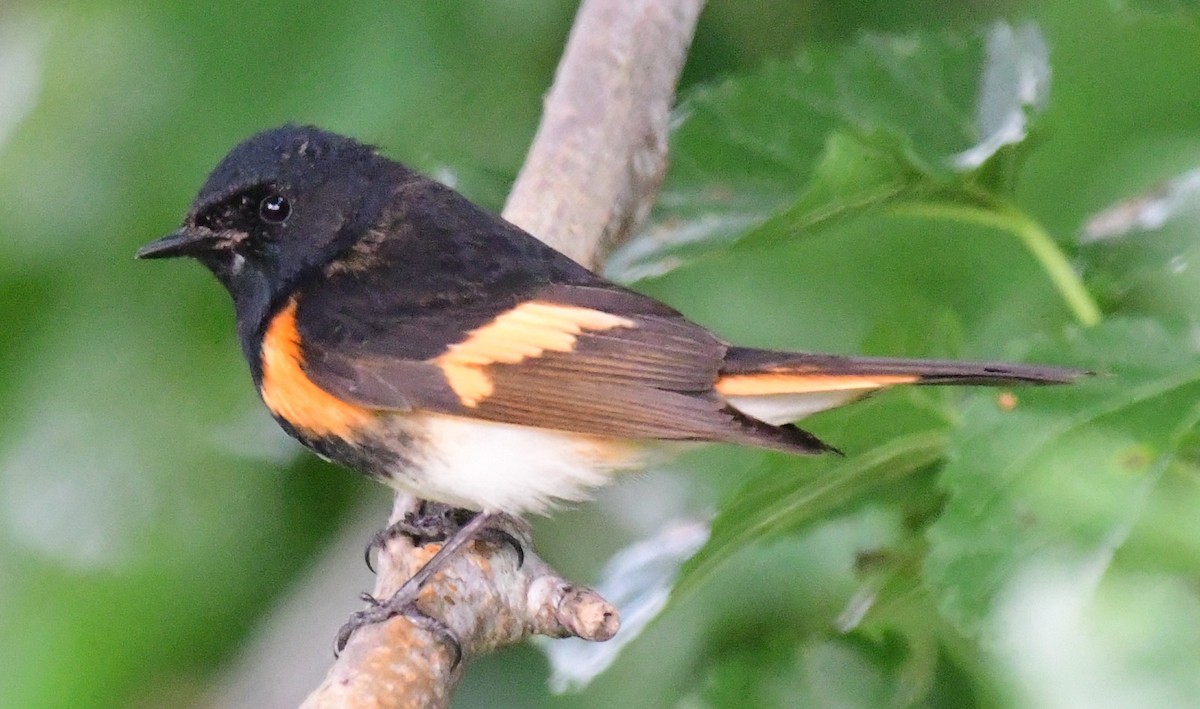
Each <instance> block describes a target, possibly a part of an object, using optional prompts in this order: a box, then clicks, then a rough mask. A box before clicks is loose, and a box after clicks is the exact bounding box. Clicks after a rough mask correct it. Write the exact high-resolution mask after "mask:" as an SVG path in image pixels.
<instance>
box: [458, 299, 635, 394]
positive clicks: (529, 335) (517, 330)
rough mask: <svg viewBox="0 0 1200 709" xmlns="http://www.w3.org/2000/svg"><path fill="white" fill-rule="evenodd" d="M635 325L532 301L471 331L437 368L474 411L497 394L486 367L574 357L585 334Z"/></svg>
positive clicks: (595, 312)
mask: <svg viewBox="0 0 1200 709" xmlns="http://www.w3.org/2000/svg"><path fill="white" fill-rule="evenodd" d="M635 325H636V323H634V321H632V320H630V319H629V318H623V317H621V316H619V315H613V314H612V313H606V312H604V311H601V310H592V309H591V308H583V307H579V306H575V305H556V304H554V303H543V302H539V301H531V302H528V303H522V304H521V305H518V306H517V307H515V308H513V309H512V310H509V311H507V312H504V313H501V314H500V315H499V316H497V317H496V319H495V320H493V321H491V322H490V323H487V324H486V325H483V326H482V327H479V328H476V329H474V330H472V331H471V332H470V333H469V334H468V335H467V339H465V340H463V341H462V342H459V343H456V344H454V345H451V346H450V348H449V349H448V350H447V351H446V353H445V354H443V355H441V356H439V357H438V358H437V359H436V360H435V362H436V363H437V365H438V366H439V367H440V368H441V370H442V373H443V374H444V375H445V376H446V381H447V382H449V384H450V388H451V389H453V390H454V393H455V394H456V395H458V398H459V401H461V402H462V403H463V405H464V406H468V407H475V406H478V405H479V403H480V402H481V401H483V400H484V399H486V398H487V397H489V396H491V395H492V392H493V391H495V387H494V385H493V384H492V380H491V378H490V377H489V376H488V374H487V367H489V366H491V365H493V364H517V363H519V362H522V361H524V360H526V359H531V358H536V357H541V356H542V355H543V354H544V353H546V352H570V351H571V350H573V349H575V342H576V341H577V340H578V339H579V335H581V334H583V333H585V332H588V331H592V332H597V331H602V330H611V329H613V328H616V327H634V326H635Z"/></svg>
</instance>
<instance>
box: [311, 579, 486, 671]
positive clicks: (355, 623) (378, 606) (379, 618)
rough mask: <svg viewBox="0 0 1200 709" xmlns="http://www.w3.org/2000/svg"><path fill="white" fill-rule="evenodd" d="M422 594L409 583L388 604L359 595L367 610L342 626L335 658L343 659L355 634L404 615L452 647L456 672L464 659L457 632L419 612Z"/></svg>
mask: <svg viewBox="0 0 1200 709" xmlns="http://www.w3.org/2000/svg"><path fill="white" fill-rule="evenodd" d="M410 583H411V582H410ZM420 592H421V588H420V586H415V587H414V588H411V589H410V588H409V583H406V584H404V586H402V587H400V590H398V591H396V593H395V594H393V595H392V597H391V598H389V599H387V600H386V601H381V600H379V599H378V598H376V597H375V596H372V595H371V594H369V593H366V592H363V593H361V594H359V598H360V599H361V600H362V601H363V602H364V603H366V604H367V607H366V608H364V609H362V610H359V611H355V612H353V613H351V614H350V617H349V618H348V619H347V620H346V622H345V623H344V624H342V627H341V628H339V629H338V633H337V638H336V640H335V641H334V649H333V656H334V657H338V656H339V655H341V653H342V650H345V649H346V644H347V643H349V642H350V638H351V637H353V636H354V633H356V632H357V631H358V629H359V628H362V627H363V626H366V625H373V624H375V623H382V622H384V621H387V620H391V619H392V618H395V617H396V616H398V615H403V616H404V617H406V618H408V619H409V620H410V621H412V622H413V624H415V625H417V626H419V627H421V628H424V629H425V630H427V631H429V632H431V633H433V634H434V635H437V636H438V637H440V638H441V639H442V641H443V642H445V643H446V645H448V646H449V647H450V651H451V654H452V655H453V657H454V659H453V661H452V662H451V663H450V669H451V671H453V670H454V669H455V668H456V667H458V665H459V663H460V662H462V659H463V648H462V642H461V641H460V640H459V639H458V636H457V635H456V634H455V633H454V631H453V630H451V629H450V626H448V625H446V624H445V623H443V622H442V621H440V620H438V619H437V618H434V617H432V616H429V615H426V614H425V613H422V612H421V610H420V609H419V608H417V596H418V595H419V594H420Z"/></svg>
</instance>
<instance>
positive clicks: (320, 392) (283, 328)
mask: <svg viewBox="0 0 1200 709" xmlns="http://www.w3.org/2000/svg"><path fill="white" fill-rule="evenodd" d="M262 372H263V375H262V386H261V387H260V393H261V394H262V399H263V403H265V404H266V405H267V408H269V409H270V410H271V412H272V413H274V414H275V415H276V416H279V417H280V418H283V419H284V420H286V421H288V422H289V423H290V424H291V425H292V426H294V427H296V428H297V429H298V430H300V431H302V432H304V433H307V434H310V435H314V436H338V437H340V438H345V439H350V440H353V439H354V438H355V437H356V436H357V433H358V431H360V430H361V429H362V428H364V427H366V426H368V425H370V424H371V423H372V421H373V420H374V414H373V413H372V412H371V410H370V409H365V408H363V407H361V406H356V405H354V404H350V403H347V402H345V401H342V400H341V399H339V398H337V397H336V396H334V395H332V394H330V393H329V392H327V391H325V390H324V389H322V388H320V387H319V386H317V385H316V384H315V383H313V381H312V380H311V379H309V378H308V375H306V374H305V373H304V357H303V354H302V353H301V352H300V333H299V332H298V331H297V330H296V299H295V298H293V299H292V300H291V301H289V302H288V304H287V306H286V307H285V308H284V309H283V310H282V311H280V312H279V314H278V315H276V316H275V317H274V319H272V320H271V324H270V326H269V327H267V332H266V334H265V335H264V336H263V342H262Z"/></svg>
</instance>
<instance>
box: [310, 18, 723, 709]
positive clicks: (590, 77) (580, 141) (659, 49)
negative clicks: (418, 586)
mask: <svg viewBox="0 0 1200 709" xmlns="http://www.w3.org/2000/svg"><path fill="white" fill-rule="evenodd" d="M702 6H703V0H584V2H583V3H582V6H581V7H580V9H579V12H578V14H577V16H576V19H575V25H574V27H573V29H572V30H571V36H570V39H569V40H568V43H567V47H566V50H565V52H564V54H563V58H562V60H561V62H560V64H559V67H558V72H557V74H556V76H555V81H554V86H553V88H552V89H551V90H550V92H549V94H548V96H547V98H546V105H545V110H544V113H543V116H542V123H541V125H540V126H539V128H538V133H537V136H536V138H535V139H534V143H533V146H532V147H531V148H530V151H529V155H528V157H527V158H526V162H525V166H524V168H522V170H521V173H520V175H519V177H518V178H517V182H516V184H515V185H514V187H513V191H512V194H511V195H510V196H509V200H508V204H507V205H506V206H505V209H504V216H505V217H506V218H507V219H509V220H510V221H512V222H513V223H515V224H517V225H519V226H521V227H522V228H524V229H525V230H527V231H529V232H530V233H532V234H535V235H537V236H538V237H539V238H541V239H542V240H543V241H545V242H546V243H548V244H550V245H551V246H554V247H555V248H557V249H559V250H560V251H562V252H563V253H566V254H567V255H568V256H571V257H572V258H574V259H575V260H577V261H579V262H580V263H583V264H584V265H587V266H589V267H594V266H595V265H596V264H597V263H598V262H599V260H600V257H601V256H602V255H603V254H606V253H607V252H608V251H609V250H611V249H612V248H613V247H615V246H617V245H618V244H620V243H621V242H623V241H624V240H625V239H627V238H628V237H629V235H630V233H631V232H632V231H633V229H634V228H636V226H637V225H638V224H639V223H640V222H641V221H642V219H644V218H645V216H646V214H647V212H648V211H649V209H650V205H651V204H652V203H653V200H654V197H655V195H656V194H657V192H658V188H659V185H660V184H661V183H662V178H663V175H664V174H665V172H666V166H667V132H668V128H669V118H670V109H671V106H672V104H673V102H674V95H675V83H676V81H677V80H678V77H679V72H680V70H681V69H682V67H683V61H684V58H685V57H686V54H687V48H688V45H689V44H690V42H691V37H692V33H693V30H694V28H695V24H696V20H697V18H698V16H699V13H700V9H701V7H702ZM416 504H417V502H416V500H415V499H413V498H412V497H410V496H407V495H397V497H396V501H395V505H394V507H393V510H392V521H393V522H394V521H396V520H399V519H401V518H403V517H404V515H405V514H407V513H408V512H409V511H410V510H413V509H415V507H416ZM510 531H511V532H512V533H513V535H514V536H515V537H516V538H517V539H518V540H520V541H521V542H522V543H524V544H525V545H526V548H527V549H529V548H531V541H532V540H531V538H530V534H529V528H528V526H527V525H524V524H521V525H520V528H519V529H513V530H510ZM436 548H437V547H436V545H427V546H425V547H413V546H412V544H411V542H409V540H408V539H407V538H405V537H399V538H397V539H395V540H393V541H392V542H390V543H389V544H388V545H387V547H386V549H384V550H383V551H382V552H381V554H380V560H379V576H378V578H377V580H376V584H375V589H374V591H373V595H375V596H376V597H379V598H387V597H388V596H390V595H391V594H392V593H393V592H395V590H396V589H397V588H399V587H400V585H401V584H403V583H404V581H405V580H407V579H408V578H409V577H410V576H411V575H412V574H413V573H414V572H415V571H416V570H417V569H418V568H420V566H421V565H422V564H423V563H424V562H425V561H426V560H427V559H428V558H429V557H430V556H432V555H433V553H434V552H435V551H436ZM418 607H419V608H420V610H421V612H422V613H424V614H425V615H426V616H428V617H431V618H437V619H438V621H440V622H441V623H442V624H444V626H445V627H446V628H447V629H449V630H450V631H451V632H452V633H454V635H455V637H456V638H458V640H459V641H461V643H462V651H463V655H464V657H463V659H464V662H463V663H459V664H456V662H455V661H456V657H455V654H456V653H455V648H454V647H453V644H452V643H449V642H447V641H446V638H444V637H443V636H442V635H441V634H440V630H439V628H437V627H436V625H434V624H422V623H420V622H419V621H414V620H412V619H410V618H407V617H403V616H401V617H396V618H393V619H391V620H389V621H387V622H385V623H380V624H377V625H373V626H367V627H364V628H361V629H360V630H358V632H356V633H355V634H354V636H353V637H352V638H351V639H350V642H349V643H348V644H347V646H346V648H345V650H344V651H343V652H342V654H341V656H340V657H339V658H338V660H337V662H335V663H334V665H333V667H332V668H331V669H330V670H329V673H328V675H327V676H326V678H325V681H324V682H323V683H322V684H321V686H320V687H318V688H317V689H316V690H314V691H313V693H312V694H310V695H309V697H308V699H307V700H306V701H305V702H304V704H303V706H304V707H372V708H377V709H384V708H387V707H445V706H448V705H449V702H450V696H451V694H452V692H453V690H454V687H455V685H456V684H457V681H458V679H459V678H460V676H461V673H462V669H463V667H464V666H465V664H466V662H465V661H467V660H470V658H472V657H477V656H479V655H481V654H484V653H487V652H490V651H492V650H495V649H498V648H500V647H504V646H506V645H511V644H515V643H517V642H520V641H521V640H523V639H524V638H526V637H528V636H529V635H533V634H540V635H549V636H552V637H568V636H576V637H581V638H585V639H588V640H607V639H608V638H610V637H612V636H613V635H614V634H615V633H616V631H617V628H618V626H619V621H618V620H617V612H616V609H615V608H613V607H612V606H611V605H610V604H609V603H608V602H607V601H605V600H604V599H603V598H600V596H599V595H597V594H596V593H595V592H594V591H591V590H590V589H586V588H582V587H579V586H576V585H574V584H572V583H571V582H569V581H567V580H566V579H564V578H562V577H561V576H560V575H559V574H558V573H557V572H555V571H554V570H553V569H552V568H550V566H549V565H548V564H546V562H545V561H543V560H542V559H540V558H539V557H537V556H536V555H535V554H533V553H532V552H530V553H528V554H527V555H526V559H525V563H524V564H523V565H522V566H520V568H518V566H517V559H516V554H515V553H514V551H513V550H512V549H510V548H508V547H506V546H504V545H500V546H497V545H493V544H489V543H485V542H476V543H475V544H474V546H473V548H471V549H469V550H468V551H467V552H465V553H462V554H460V555H458V556H457V557H456V558H455V559H454V560H453V561H452V562H451V563H450V565H449V567H448V568H447V569H446V570H445V571H444V572H442V573H440V574H438V575H436V576H435V577H434V578H433V579H432V580H431V581H430V583H429V584H427V585H426V587H425V588H424V589H423V591H422V593H421V597H420V599H419V601H418Z"/></svg>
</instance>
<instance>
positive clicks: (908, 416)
mask: <svg viewBox="0 0 1200 709" xmlns="http://www.w3.org/2000/svg"><path fill="white" fill-rule="evenodd" d="M910 401H911V400H910V399H905V398H901V397H893V398H892V399H891V400H888V401H884V400H882V399H881V400H880V401H877V402H872V404H874V405H866V404H860V405H859V406H860V407H863V408H858V409H852V410H849V412H848V413H847V412H842V411H838V412H833V414H832V415H830V416H826V417H824V420H825V422H826V423H830V422H834V425H831V426H830V428H831V429H838V430H842V431H843V432H846V431H850V430H853V431H855V432H856V433H857V435H858V436H859V437H862V438H865V439H868V440H869V439H870V438H871V437H873V438H874V439H875V442H874V443H866V444H863V445H846V441H845V438H847V436H840V437H834V436H828V437H829V438H831V439H832V440H835V442H837V443H838V444H839V445H843V446H845V448H846V450H847V451H848V453H847V455H846V456H845V457H840V456H835V455H829V456H826V457H824V458H821V459H818V460H816V461H812V462H811V464H809V465H804V464H797V463H796V462H795V460H794V459H792V458H786V457H782V456H777V457H773V458H771V459H770V462H769V463H768V465H767V469H766V470H765V471H764V472H763V473H761V474H759V475H756V476H755V477H754V478H753V479H752V480H750V481H749V482H747V484H746V485H745V486H743V487H742V488H741V489H740V490H739V491H738V492H736V493H735V494H734V495H733V497H732V498H731V499H730V500H729V501H727V502H726V504H724V505H723V506H722V508H721V511H720V513H719V514H718V515H717V518H716V520H714V522H713V528H712V535H711V536H710V537H709V540H708V543H707V544H705V546H704V548H703V549H701V550H700V552H699V553H698V554H696V555H695V556H694V557H692V559H691V560H690V561H689V562H688V563H687V564H685V565H684V568H683V570H682V572H681V574H680V580H679V584H678V585H677V586H676V589H675V593H676V594H678V595H682V594H684V593H687V592H688V591H689V590H691V589H692V588H693V587H694V586H696V585H697V584H698V583H700V582H701V581H702V580H703V579H704V578H705V577H706V576H708V575H709V574H710V573H712V572H713V571H715V570H716V569H718V568H720V567H721V566H722V565H723V564H724V563H725V562H726V561H728V560H729V558H730V557H732V556H733V555H734V554H735V553H736V552H737V551H739V550H740V549H742V548H744V547H746V546H748V545H750V544H754V543H761V542H764V541H769V540H772V539H778V538H779V537H781V536H784V535H787V534H792V533H795V532H797V531H799V530H801V529H804V528H805V527H806V526H808V525H811V524H814V523H816V522H820V521H823V520H826V519H828V518H829V517H830V516H831V515H833V514H834V513H836V512H838V511H840V510H842V509H844V508H846V507H848V506H849V505H851V504H853V503H855V502H860V501H862V500H863V499H864V498H865V497H866V496H867V495H869V494H870V493H871V492H873V491H875V490H877V489H879V488H881V487H884V486H887V485H889V484H892V483H895V482H897V481H900V480H903V479H905V478H907V477H909V476H911V475H913V474H914V473H916V472H917V471H920V470H922V469H924V468H926V467H928V466H929V465H932V464H933V463H935V462H937V460H938V459H939V458H940V457H941V456H942V454H943V453H944V451H945V446H946V433H945V430H944V428H945V426H946V425H947V424H946V422H945V419H941V418H938V417H937V415H936V414H935V413H933V412H931V411H930V410H929V409H920V408H916V407H915V406H913V405H912V404H911V403H909V402H910ZM883 422H888V423H889V424H890V423H892V422H895V425H896V426H904V427H907V430H906V431H904V432H903V433H901V434H900V435H898V436H896V434H895V433H894V432H893V433H892V435H893V436H895V437H889V436H888V434H885V433H883V432H881V430H880V428H881V427H882V424H883ZM818 430H819V429H818ZM802 465H803V467H804V468H806V469H802V468H801V466H802Z"/></svg>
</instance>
